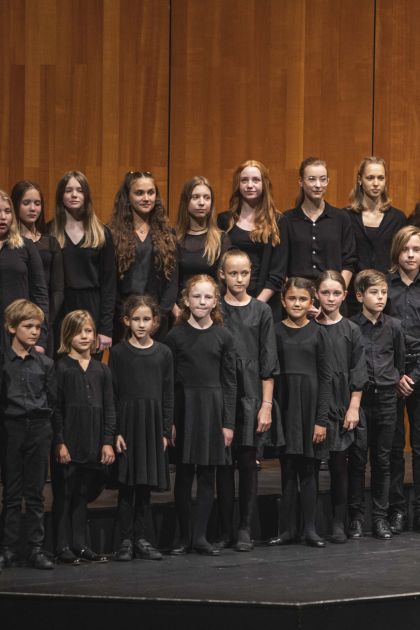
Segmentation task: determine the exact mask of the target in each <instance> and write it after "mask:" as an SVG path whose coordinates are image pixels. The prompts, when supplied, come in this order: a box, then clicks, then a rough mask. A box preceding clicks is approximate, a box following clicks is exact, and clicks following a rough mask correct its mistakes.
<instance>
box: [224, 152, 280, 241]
mask: <svg viewBox="0 0 420 630" xmlns="http://www.w3.org/2000/svg"><path fill="white" fill-rule="evenodd" d="M248 166H254V167H255V168H257V169H258V170H259V171H260V173H261V179H262V194H261V200H260V202H259V204H258V206H257V208H256V211H255V220H254V221H255V228H254V229H253V230H252V232H251V234H250V237H251V240H252V241H254V242H257V243H268V242H271V243H272V244H273V245H278V244H279V243H280V232H279V228H278V225H277V218H278V217H279V215H280V212H279V211H278V210H277V208H276V206H275V205H274V200H273V194H272V184H271V179H270V176H269V174H268V169H267V168H266V167H265V166H264V164H262V163H261V162H258V161H257V160H246V161H245V162H242V164H240V165H239V166H238V167H237V169H236V170H235V172H234V174H233V187H232V190H233V192H232V196H231V198H230V201H229V210H228V212H229V220H228V231H229V230H231V229H232V228H233V226H234V225H235V223H236V222H237V221H238V219H239V215H240V213H241V205H242V197H241V193H240V190H239V184H240V180H241V173H242V171H243V170H244V168H247V167H248Z"/></svg>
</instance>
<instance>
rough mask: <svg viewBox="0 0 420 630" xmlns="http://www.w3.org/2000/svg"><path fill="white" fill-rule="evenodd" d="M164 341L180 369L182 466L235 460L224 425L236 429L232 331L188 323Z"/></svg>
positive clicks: (177, 407)
mask: <svg viewBox="0 0 420 630" xmlns="http://www.w3.org/2000/svg"><path fill="white" fill-rule="evenodd" d="M165 343H166V344H167V345H168V346H169V348H170V349H171V351H172V354H173V358H174V369H175V426H176V436H177V437H176V444H177V455H178V459H179V461H180V462H181V463H183V464H199V465H202V466H220V465H224V464H230V463H231V456H230V450H229V449H226V448H225V444H224V437H223V432H222V429H223V428H226V429H234V428H235V409H236V358H235V349H234V344H233V339H232V335H231V334H230V332H229V331H228V330H227V329H226V328H224V327H223V326H220V325H217V324H213V325H212V326H210V327H209V328H205V329H198V328H193V326H191V325H190V324H188V323H187V322H183V323H181V324H179V325H177V326H175V327H174V328H172V330H171V331H170V333H169V334H168V336H167V337H166V340H165Z"/></svg>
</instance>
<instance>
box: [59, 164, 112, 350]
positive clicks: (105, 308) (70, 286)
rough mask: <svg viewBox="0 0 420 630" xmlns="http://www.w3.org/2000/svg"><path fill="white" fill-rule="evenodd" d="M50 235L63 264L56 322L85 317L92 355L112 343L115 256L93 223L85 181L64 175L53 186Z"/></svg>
mask: <svg viewBox="0 0 420 630" xmlns="http://www.w3.org/2000/svg"><path fill="white" fill-rule="evenodd" d="M50 232H51V234H53V236H55V237H56V239H57V240H58V242H59V244H60V247H61V250H62V253H63V264H64V304H63V307H62V309H61V313H60V316H59V318H58V321H57V327H56V328H57V333H56V337H57V341H58V339H59V325H60V323H61V321H62V320H63V318H64V316H65V315H66V314H67V313H69V312H71V311H74V310H76V309H85V310H87V311H89V312H90V313H91V314H92V316H93V319H94V322H95V326H96V330H97V331H98V336H97V342H98V351H99V352H102V351H103V350H105V349H106V348H109V347H110V346H111V343H112V324H113V317H114V309H115V281H116V274H115V256H114V247H113V244H112V238H111V233H110V232H109V230H108V228H106V227H105V226H104V225H103V224H102V223H101V222H100V221H99V219H98V218H97V216H96V214H95V212H94V209H93V206H92V199H91V193H90V187H89V183H88V180H87V179H86V177H85V175H84V174H83V173H81V172H80V171H68V172H67V173H65V174H64V175H63V177H62V178H61V179H60V181H59V182H58V184H57V190H56V208H55V218H54V219H53V221H52V222H51V224H50Z"/></svg>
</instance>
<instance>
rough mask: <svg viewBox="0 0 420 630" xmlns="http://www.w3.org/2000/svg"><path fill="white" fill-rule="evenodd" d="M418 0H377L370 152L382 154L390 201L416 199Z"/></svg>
mask: <svg viewBox="0 0 420 630" xmlns="http://www.w3.org/2000/svg"><path fill="white" fill-rule="evenodd" d="M419 23H420V3H419V2H417V1H416V0H377V41H376V73H375V126H374V128H375V133H374V151H375V155H379V156H381V157H383V158H385V160H386V162H387V165H388V171H389V189H390V194H391V197H392V200H393V203H394V205H396V206H397V207H398V208H401V209H402V210H404V211H405V212H406V213H407V214H410V212H411V211H412V210H413V208H414V206H415V204H416V202H417V201H418V200H419V199H420V185H419V178H418V172H419V169H420V143H419V133H420V115H419V102H420V84H419V80H418V78H419V74H420V38H419V35H418V25H419Z"/></svg>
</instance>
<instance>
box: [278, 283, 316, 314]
mask: <svg viewBox="0 0 420 630" xmlns="http://www.w3.org/2000/svg"><path fill="white" fill-rule="evenodd" d="M281 302H282V304H283V306H284V308H285V309H286V311H287V315H288V316H289V318H290V319H291V320H292V321H295V320H299V319H301V318H304V317H306V315H307V313H308V311H309V309H310V308H311V306H312V304H313V300H312V298H311V296H310V294H309V292H308V291H307V290H306V289H298V288H297V287H290V288H289V289H288V290H287V292H286V294H285V296H284V297H283V298H282V300H281Z"/></svg>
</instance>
